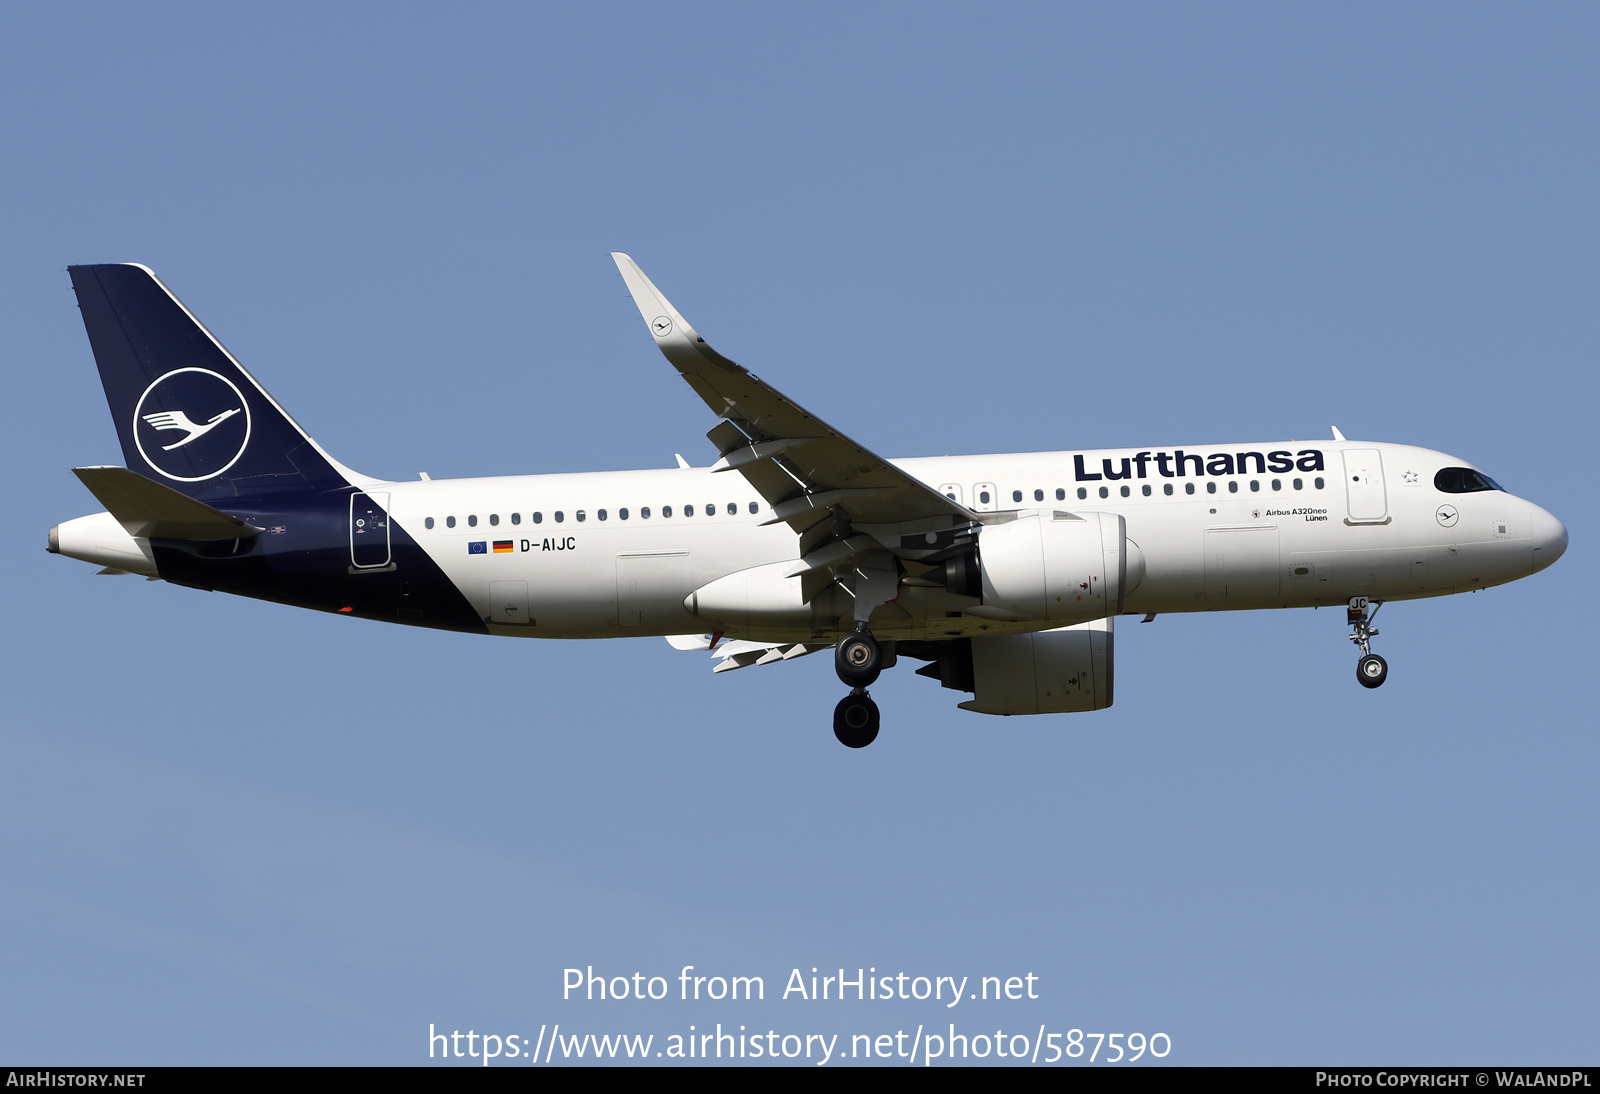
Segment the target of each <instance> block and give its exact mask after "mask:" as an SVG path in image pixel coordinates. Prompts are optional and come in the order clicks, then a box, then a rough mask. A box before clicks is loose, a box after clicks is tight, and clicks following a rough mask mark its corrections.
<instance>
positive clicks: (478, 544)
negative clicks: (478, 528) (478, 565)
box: [467, 539, 489, 555]
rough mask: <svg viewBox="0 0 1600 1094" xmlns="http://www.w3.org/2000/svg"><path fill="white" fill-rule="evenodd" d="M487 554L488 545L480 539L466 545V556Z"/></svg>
mask: <svg viewBox="0 0 1600 1094" xmlns="http://www.w3.org/2000/svg"><path fill="white" fill-rule="evenodd" d="M488 553H489V545H488V544H487V543H485V542H484V541H483V540H481V539H475V540H473V541H472V542H471V543H468V544H467V554H469V555H486V554H488Z"/></svg>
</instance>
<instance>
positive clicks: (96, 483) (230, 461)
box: [50, 254, 1567, 748]
mask: <svg viewBox="0 0 1600 1094" xmlns="http://www.w3.org/2000/svg"><path fill="white" fill-rule="evenodd" d="M613 257H614V258H615V259H616V263H617V268H618V269H619V270H621V271H622V277H623V280H624V281H625V282H626V283H627V286H628V290H629V292H631V293H632V294H633V299H634V301H635V302H636V303H637V304H638V306H639V312H640V314H641V315H642V316H643V317H644V321H645V324H646V326H647V327H648V328H649V330H650V334H651V336H652V337H654V339H655V341H656V345H657V346H658V347H659V348H660V349H661V352H662V353H663V354H665V356H666V358H667V360H668V361H670V362H671V363H672V365H673V367H675V368H676V369H677V370H678V372H679V373H680V374H681V375H682V376H683V378H684V380H685V381H687V382H688V384H689V386H690V387H691V388H693V389H694V391H695V393H696V394H697V395H699V396H700V397H701V398H702V399H704V400H705V402H706V405H707V406H709V407H710V408H711V410H712V412H713V413H714V414H715V415H716V416H717V417H718V418H720V419H721V420H720V421H719V422H718V423H717V425H716V427H715V428H713V429H712V430H711V431H710V432H709V433H708V434H707V435H706V436H707V437H708V438H709V439H710V440H711V443H712V444H713V445H714V446H715V447H716V450H717V454H718V459H717V461H716V462H715V463H714V464H712V465H711V466H710V467H705V468H694V467H690V466H688V465H687V463H686V462H685V461H684V460H683V458H682V457H681V456H680V457H679V459H678V462H679V464H680V466H679V467H678V468H676V469H673V470H653V471H604V472H595V473H592V474H572V475H523V476H515V477H507V478H481V479H455V480H449V481H433V480H429V479H427V478H426V477H424V478H422V479H421V480H419V481H416V482H389V481H385V480H382V479H374V478H369V477H367V476H365V475H359V474H357V473H355V472H354V471H351V470H350V469H349V468H347V467H345V466H344V465H343V464H341V463H339V462H338V461H337V460H335V459H334V458H333V457H332V456H330V455H328V453H327V452H325V451H323V449H322V447H321V446H320V445H318V444H317V443H316V442H315V441H313V440H312V439H311V438H310V437H308V436H306V434H305V432H304V431H303V430H301V429H300V427H299V426H298V425H296V424H295V422H294V419H292V418H291V417H289V415H288V414H287V413H285V412H284V410H283V408H282V407H280V406H279V405H278V404H277V403H276V402H274V401H273V399H272V397H271V396H270V395H268V394H267V393H266V391H265V390H264V389H263V388H262V387H261V385H260V384H258V383H256V381H255V379H254V378H253V377H252V376H251V375H250V374H249V373H248V372H246V371H245V370H244V368H243V367H242V366H241V365H240V364H239V362H238V361H236V360H234V359H233V357H232V355H231V354H229V353H228V351H227V350H226V349H224V348H223V346H222V344H221V343H220V342H218V341H217V340H216V339H215V338H213V337H212V335H211V333H210V332H209V331H208V330H206V328H205V327H204V326H202V325H201V324H200V322H199V321H198V320H197V319H195V317H194V316H193V315H191V314H190V313H189V311H188V309H187V308H185V307H184V306H183V304H182V303H181V302H180V301H179V300H178V298H177V297H176V296H174V295H173V294H172V293H171V292H170V291H169V290H168V289H167V287H166V286H165V285H163V284H162V283H161V282H160V281H159V280H158V279H157V278H156V276H155V275H154V274H153V273H152V272H151V271H150V270H148V269H146V268H145V267H143V266H138V265H104V266H74V267H71V268H70V273H71V275H72V285H73V288H74V290H75V291H76V292H77V296H78V304H79V306H80V308H81V309H82V311H83V322H84V326H85V327H86V328H88V332H89V344H90V346H91V347H92V348H93V350H94V357H95V362H96V364H97V365H98V366H99V369H100V379H101V382H102V383H103V384H104V385H105V391H106V398H107V399H108V400H109V402H110V404H111V416H112V419H113V421H114V422H115V423H116V428H117V435H118V437H119V438H120V440H121V442H122V451H123V456H124V458H125V460H126V462H127V465H128V466H127V467H126V468H123V467H80V468H77V469H76V470H75V472H74V473H75V474H76V475H77V476H78V478H80V479H81V480H82V481H83V483H84V485H85V486H87V487H88V488H89V490H90V491H91V492H92V493H93V494H94V495H95V497H96V498H98V499H99V501H100V503H101V504H102V505H104V506H105V507H106V510H107V511H106V512H103V513H96V514H94V515H92V516H87V517H79V518H78V519H76V520H69V521H67V522H65V523H63V524H60V525H57V526H56V527H54V528H52V529H51V530H50V550H51V551H54V552H57V553H60V554H64V555H69V556H71V557H73V558H77V559H82V560H83V561H85V562H91V563H94V564H96V565H99V566H102V567H104V568H105V569H104V570H102V572H104V573H133V574H143V575H146V576H148V577H151V578H157V577H159V578H162V579H164V580H166V581H170V582H173V583H174V584H178V585H189V586H193V587H196V588H201V589H220V590H222V591H224V592H230V593H238V594H241V595H243V596H252V597H258V598H261V599H265V600H275V601H280V602H282V603H285V604H294V605H298V606H300V607H305V608H315V609H318V610H320V611H326V612H342V613H346V614H349V615H356V616H362V617H364V618H368V619H381V620H386V621H388V622H390V623H405V624H410V625H412V626H419V627H438V628H443V629H446V630H457V631H471V632H474V633H478V634H484V633H487V634H493V635H502V636H506V637H526V638H605V637H623V636H630V635H631V636H637V635H665V636H666V637H667V640H668V641H669V642H671V643H672V644H673V645H674V646H676V647H678V648H679V649H701V650H711V651H712V656H713V660H715V661H716V667H715V670H714V671H718V672H720V671H724V670H728V669H736V668H743V667H745V666H749V665H764V664H770V663H771V662H774V661H786V660H789V659H791V658H795V657H802V656H804V655H806V654H808V653H814V652H816V651H819V650H825V649H832V650H833V651H834V667H835V669H836V670H837V672H838V674H839V679H840V680H842V681H843V682H844V684H845V686H846V687H847V688H849V694H848V695H846V696H845V697H844V698H843V699H842V700H840V702H839V705H838V707H837V708H836V709H835V711H834V723H833V724H834V733H835V734H836V735H837V736H838V738H839V740H840V741H842V742H843V743H845V744H846V745H849V746H851V747H853V748H859V747H861V746H863V745H866V744H869V743H871V741H872V740H873V739H874V738H875V737H876V736H877V733H878V708H877V705H876V704H875V703H874V702H873V701H872V698H871V697H870V696H869V695H868V693H867V689H868V688H869V687H870V686H871V685H872V683H873V681H874V680H876V679H877V677H878V674H879V673H880V672H881V671H882V670H884V669H886V668H889V667H890V666H892V665H894V664H895V663H896V661H897V660H898V659H899V658H901V657H909V658H913V659H915V660H919V661H923V662H926V664H925V665H924V666H923V667H922V668H919V669H918V670H917V673H918V675H921V676H929V677H932V678H933V679H934V680H937V681H938V682H939V683H940V684H942V685H943V686H944V687H947V688H952V689H954V690H956V691H961V692H970V693H971V694H972V698H970V699H968V700H967V701H965V702H963V703H961V704H960V705H961V707H962V708H964V709H966V710H972V711H977V712H978V713H981V714H1053V713H1063V712H1068V711H1086V710H1101V709H1104V708H1105V707H1108V706H1110V705H1111V698H1112V655H1113V644H1112V624H1113V621H1114V620H1115V619H1116V617H1117V616H1119V615H1140V616H1144V617H1145V618H1146V619H1151V618H1154V617H1155V615H1156V614H1157V613H1160V612H1198V611H1216V610H1219V609H1227V610H1231V609H1250V608H1297V607H1307V608H1309V607H1314V606H1319V605H1344V606H1345V608H1346V621H1347V623H1348V624H1349V626H1350V627H1351V628H1352V634H1351V635H1350V638H1351V640H1352V641H1353V642H1355V643H1356V645H1357V646H1358V647H1359V648H1360V651H1361V656H1360V659H1359V660H1358V661H1357V663H1356V679H1357V680H1359V681H1360V683H1361V684H1362V685H1364V686H1365V687H1369V688H1375V687H1377V686H1378V685H1380V684H1382V683H1383V681H1384V677H1385V676H1386V675H1387V673H1388V667H1387V666H1386V665H1385V663H1384V660H1383V658H1381V657H1379V656H1378V655H1377V654H1375V653H1373V652H1372V650H1371V648H1370V641H1371V639H1372V637H1373V636H1374V635H1376V634H1377V633H1378V632H1377V631H1376V630H1375V629H1374V628H1373V626H1372V619H1373V615H1374V614H1375V613H1376V611H1377V609H1378V607H1379V606H1380V605H1382V604H1383V603H1385V602H1387V601H1390V600H1413V599H1418V598H1421V597H1428V596H1441V595H1443V594H1445V593H1454V592H1463V591H1466V590H1469V589H1482V588H1486V587H1488V586H1490V585H1498V584H1501V583H1504V582H1507V581H1514V580H1516V579H1517V578H1519V577H1526V576H1527V575H1528V574H1531V573H1535V572H1537V571H1539V570H1542V569H1544V568H1545V567H1546V566H1549V565H1550V564H1551V563H1552V562H1554V561H1555V560H1556V559H1558V558H1560V557H1561V554H1562V552H1563V551H1564V550H1565V549H1566V546H1567V531H1566V529H1565V528H1564V527H1563V526H1562V524H1561V522H1560V521H1559V520H1557V519H1556V518H1555V517H1553V516H1551V515H1550V514H1549V513H1547V512H1546V511H1545V510H1543V509H1541V508H1539V506H1537V505H1534V504H1532V503H1531V502H1527V501H1524V500H1522V499H1521V498H1518V497H1514V496H1512V495H1511V494H1508V493H1506V492H1505V491H1504V490H1502V489H1501V488H1500V486H1499V485H1498V484H1496V483H1495V481H1494V480H1493V479H1491V478H1489V476H1487V475H1485V474H1484V473H1483V472H1481V471H1479V470H1478V469H1477V468H1474V467H1472V466H1470V465H1469V464H1467V463H1466V462H1465V461H1463V460H1459V459H1457V458H1455V457H1454V456H1447V455H1444V454H1443V453H1439V452H1430V451H1428V450H1426V449H1422V448H1411V447H1408V446H1405V445H1398V444H1379V443H1374V442H1370V441H1347V440H1345V438H1344V437H1343V436H1342V435H1340V434H1339V432H1338V430H1334V439H1333V440H1332V441H1331V442H1328V441H1323V442H1303V441H1302V442H1283V441H1267V442H1248V443H1243V444H1195V445H1191V444H1186V445H1182V446H1181V447H1180V446H1170V447H1163V448H1159V449H1138V450H1133V449H1116V450H1111V451H1099V452H1081V451H1078V452H1074V451H1068V452H1041V453H1034V454H1016V455H992V456H942V457H936V458H928V459H906V460H886V459H883V458H882V457H880V456H878V455H876V454H875V453H873V452H871V451H869V450H868V449H866V448H864V447H862V446H861V445H860V444H858V443H857V442H856V441H854V440H852V439H851V438H849V437H846V436H844V435H843V434H842V433H840V432H839V431H838V430H836V429H833V428H831V427H830V426H829V425H828V424H827V423H826V422H824V421H822V419H820V418H818V417H816V416H815V415H813V414H811V413H809V412H808V411H806V410H804V409H802V408H801V407H799V406H796V405H795V404H794V403H793V402H791V401H790V400H788V399H786V398H785V397H784V396H783V395H782V394H780V393H779V392H778V391H777V390H776V389H775V388H773V387H770V386H769V385H767V384H766V383H764V382H763V381H761V380H759V379H757V378H756V377H755V376H753V375H751V374H750V373H749V372H747V371H746V370H745V369H743V368H742V367H740V366H739V365H737V364H735V363H734V362H733V361H730V360H729V359H728V358H726V357H724V356H722V355H721V354H720V353H718V352H717V351H716V350H714V349H712V348H711V347H710V346H709V345H707V344H706V341H705V339H704V338H701V337H700V336H699V335H698V334H697V333H696V332H695V330H694V328H693V327H691V326H690V325H689V324H688V323H687V322H685V321H684V318H683V316H681V315H679V314H678V312H677V310H676V309H674V308H673V306H672V305H671V304H670V303H668V302H667V299H666V297H664V296H662V295H661V293H660V292H659V291H658V290H657V289H656V287H655V285H653V284H652V283H651V282H650V280H649V279H648V278H647V277H645V275H644V274H643V273H642V272H641V271H640V269H639V267H638V266H637V265H635V264H634V262H633V260H632V259H631V258H629V257H628V256H627V255H625V254H617V255H614V256H613Z"/></svg>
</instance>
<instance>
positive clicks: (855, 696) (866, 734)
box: [833, 623, 883, 748]
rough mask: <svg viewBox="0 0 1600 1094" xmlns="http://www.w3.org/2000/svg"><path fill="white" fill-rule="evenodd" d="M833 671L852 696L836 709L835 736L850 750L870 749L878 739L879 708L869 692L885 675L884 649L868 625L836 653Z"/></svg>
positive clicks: (842, 643)
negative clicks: (881, 674) (875, 682)
mask: <svg viewBox="0 0 1600 1094" xmlns="http://www.w3.org/2000/svg"><path fill="white" fill-rule="evenodd" d="M833 668H834V671H835V672H837V673H838V674H839V679H840V680H842V681H844V683H845V684H846V685H847V686H848V687H849V688H850V694H849V695H846V696H845V697H844V698H843V699H840V700H839V705H838V706H836V707H834V708H833V735H834V736H835V737H837V738H839V743H840V744H842V745H844V746H845V747H846V748H866V747H867V746H868V745H870V744H871V743H872V742H873V741H875V740H877V739H878V704H877V703H874V702H873V701H872V696H870V695H868V694H867V688H868V687H870V686H871V685H872V683H873V681H875V680H877V678H878V674H879V673H881V672H882V671H883V648H882V647H881V646H879V645H878V640H877V639H876V638H873V637H872V632H871V631H869V630H867V627H866V624H864V623H858V624H856V629H855V630H854V631H852V632H850V633H849V634H847V635H845V637H844V638H843V640H841V641H840V643H839V646H838V648H837V649H836V650H834V653H833Z"/></svg>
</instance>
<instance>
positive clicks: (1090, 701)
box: [898, 619, 1115, 714]
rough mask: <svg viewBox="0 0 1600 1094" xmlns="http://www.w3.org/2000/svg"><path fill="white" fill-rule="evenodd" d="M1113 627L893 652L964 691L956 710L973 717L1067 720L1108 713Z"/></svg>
mask: <svg viewBox="0 0 1600 1094" xmlns="http://www.w3.org/2000/svg"><path fill="white" fill-rule="evenodd" d="M1114 624H1115V621H1114V620H1112V619H1096V620H1092V621H1091V622H1088V623H1078V624H1075V625H1074V626H1071V627H1058V628H1056V629H1055V630H1050V631H1035V632H1033V633H1032V634H1002V635H994V636H991V637H984V638H958V639H954V640H952V641H948V642H901V643H899V647H898V648H899V652H900V653H902V654H904V655H906V656H907V657H915V658H918V659H920V660H925V661H931V662H932V664H929V665H926V666H924V667H923V668H920V669H918V670H917V675H918V676H931V677H932V678H933V679H935V680H937V681H939V682H940V683H941V684H943V685H944V686H945V687H947V688H952V689H954V690H956V691H970V692H972V693H973V697H972V698H971V699H969V700H967V701H966V702H965V703H962V704H960V706H961V709H963V710H971V711H976V712H977V713H979V714H1066V713H1070V712H1074V711H1085V710H1104V709H1105V708H1106V707H1108V706H1110V705H1111V691H1112V682H1113V666H1112V652H1113V649H1112V647H1113V642H1112V638H1113V626H1114Z"/></svg>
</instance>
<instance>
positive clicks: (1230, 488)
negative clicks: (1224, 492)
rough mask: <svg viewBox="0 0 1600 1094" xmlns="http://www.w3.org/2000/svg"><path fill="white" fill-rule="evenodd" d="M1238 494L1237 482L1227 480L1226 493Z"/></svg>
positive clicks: (1235, 480)
mask: <svg viewBox="0 0 1600 1094" xmlns="http://www.w3.org/2000/svg"><path fill="white" fill-rule="evenodd" d="M1238 492H1239V482H1238V480H1237V479H1229V480H1228V493H1230V494H1237V493H1238Z"/></svg>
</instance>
